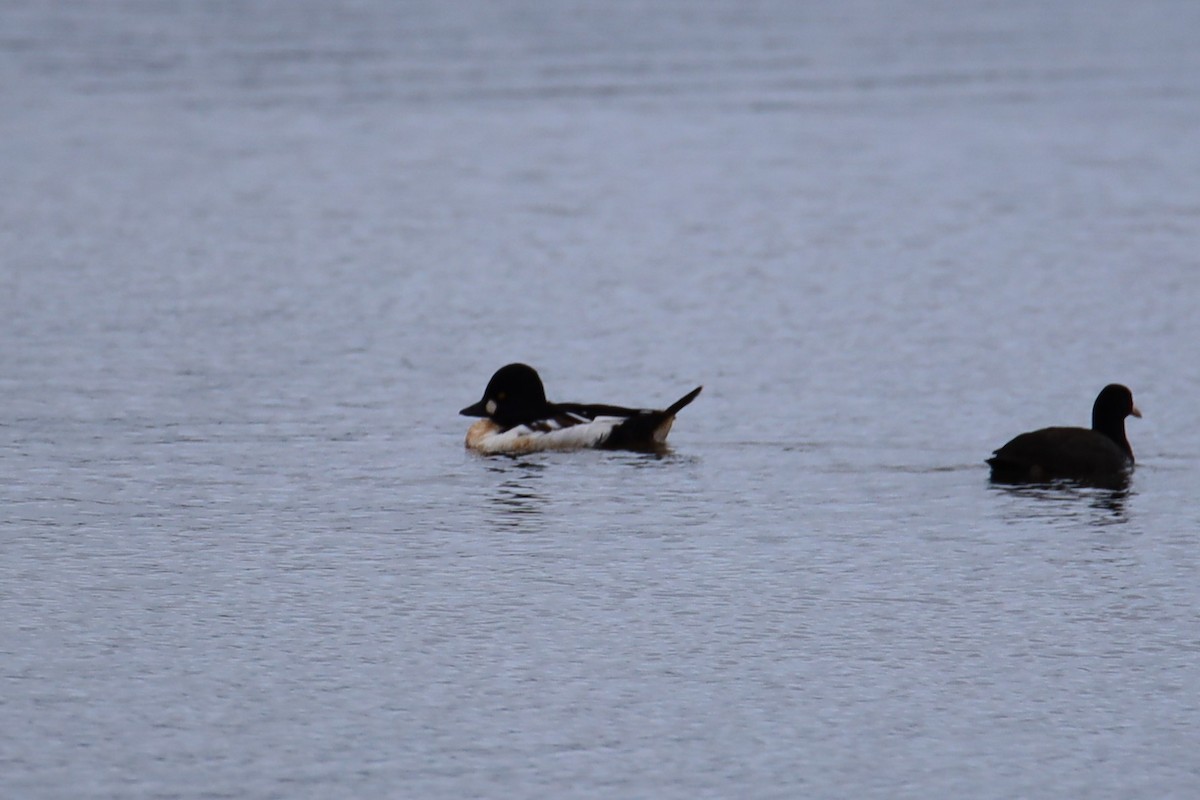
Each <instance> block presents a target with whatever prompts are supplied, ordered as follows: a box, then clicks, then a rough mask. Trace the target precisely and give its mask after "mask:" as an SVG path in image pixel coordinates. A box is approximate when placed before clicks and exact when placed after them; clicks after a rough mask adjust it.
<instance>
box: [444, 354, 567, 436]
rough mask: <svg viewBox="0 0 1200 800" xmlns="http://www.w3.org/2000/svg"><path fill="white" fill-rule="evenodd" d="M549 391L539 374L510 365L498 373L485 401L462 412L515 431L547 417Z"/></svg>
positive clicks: (517, 365)
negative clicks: (517, 427) (525, 423)
mask: <svg viewBox="0 0 1200 800" xmlns="http://www.w3.org/2000/svg"><path fill="white" fill-rule="evenodd" d="M548 406H549V404H548V403H547V402H546V390H545V389H544V388H542V379H541V378H539V377H538V374H537V370H535V369H534V368H533V367H531V366H529V365H527V364H509V365H508V366H504V367H501V368H500V369H498V370H496V374H495V375H493V376H492V379H491V380H490V381H488V385H487V389H485V390H484V392H483V399H482V400H480V401H479V402H478V403H476V404H475V405H473V406H467V407H466V408H464V409H463V410H462V411H460V412H458V413H459V414H462V415H463V416H464V417H487V418H488V419H490V420H492V421H494V422H495V423H496V424H497V425H500V426H501V427H504V428H511V427H513V426H514V425H520V424H521V423H523V422H532V421H534V420H536V419H541V418H543V417H545V416H547V410H548Z"/></svg>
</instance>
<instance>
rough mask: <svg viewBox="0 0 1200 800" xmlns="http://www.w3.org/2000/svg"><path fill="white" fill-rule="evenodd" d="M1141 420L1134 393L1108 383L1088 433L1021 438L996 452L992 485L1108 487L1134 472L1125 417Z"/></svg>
mask: <svg viewBox="0 0 1200 800" xmlns="http://www.w3.org/2000/svg"><path fill="white" fill-rule="evenodd" d="M1131 414H1132V415H1133V416H1135V417H1140V416H1142V412H1140V411H1138V409H1137V406H1135V405H1134V404H1133V393H1132V392H1130V391H1129V389H1127V388H1126V387H1124V386H1121V385H1120V384H1117V383H1110V384H1109V385H1108V386H1105V387H1104V388H1103V389H1102V390H1100V394H1099V395H1097V397H1096V402H1095V404H1094V405H1093V406H1092V428H1091V430H1088V429H1086V428H1042V429H1041V430H1037V431H1030V432H1029V433H1022V434H1021V435H1020V436H1018V437H1016V438H1015V439H1013V440H1012V441H1011V442H1009V443H1008V444H1006V445H1004V446H1003V447H1001V448H1000V449H999V450H997V451H996V452H995V455H993V456H992V457H991V458H989V459H988V460H987V463H989V464H991V465H992V480H994V481H998V482H1002V483H1013V482H1016V483H1025V482H1041V481H1049V480H1054V479H1056V478H1067V479H1072V480H1078V481H1086V482H1105V483H1107V482H1112V481H1116V480H1121V479H1123V478H1124V477H1126V476H1127V475H1128V473H1129V470H1130V469H1132V468H1133V450H1132V448H1130V446H1129V440H1128V439H1126V438H1125V418H1126V417H1128V416H1129V415H1131Z"/></svg>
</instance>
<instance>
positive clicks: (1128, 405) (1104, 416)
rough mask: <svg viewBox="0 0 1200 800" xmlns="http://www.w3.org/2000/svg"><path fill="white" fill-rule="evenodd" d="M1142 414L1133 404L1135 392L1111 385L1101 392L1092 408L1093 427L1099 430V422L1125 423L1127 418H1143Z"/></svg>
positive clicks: (1117, 384) (1114, 384)
mask: <svg viewBox="0 0 1200 800" xmlns="http://www.w3.org/2000/svg"><path fill="white" fill-rule="evenodd" d="M1141 416H1142V412H1141V411H1138V407H1137V406H1135V405H1134V404H1133V392H1131V391H1129V388H1128V387H1126V386H1122V385H1121V384H1119V383H1110V384H1109V385H1108V386H1105V387H1104V388H1103V389H1101V390H1100V394H1099V395H1097V396H1096V403H1095V404H1094V405H1093V406H1092V427H1093V428H1099V427H1100V426H1099V425H1097V422H1100V421H1113V420H1115V421H1117V422H1123V421H1124V420H1125V418H1126V417H1141Z"/></svg>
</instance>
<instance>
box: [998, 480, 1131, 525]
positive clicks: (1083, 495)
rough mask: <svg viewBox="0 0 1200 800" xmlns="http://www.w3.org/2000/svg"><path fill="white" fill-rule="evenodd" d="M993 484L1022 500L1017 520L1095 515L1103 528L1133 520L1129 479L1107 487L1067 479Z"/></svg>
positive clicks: (1108, 484)
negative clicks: (1129, 505) (1130, 514)
mask: <svg viewBox="0 0 1200 800" xmlns="http://www.w3.org/2000/svg"><path fill="white" fill-rule="evenodd" d="M991 485H992V488H993V489H994V490H996V491H999V492H1003V493H1005V494H1008V495H1010V496H1011V497H1014V498H1018V499H1020V500H1021V501H1022V504H1021V505H1020V506H1019V507H1016V508H1014V509H1012V510H1011V511H1012V513H1013V515H1014V516H1015V517H1019V518H1022V519H1046V518H1078V517H1081V516H1084V515H1085V514H1087V515H1091V514H1095V515H1096V516H1095V517H1094V519H1093V520H1092V521H1093V522H1095V523H1096V524H1099V525H1112V524H1121V523H1125V522H1128V521H1129V514H1128V510H1127V508H1126V505H1127V503H1128V500H1129V497H1130V496H1131V494H1132V491H1131V489H1130V487H1129V481H1128V479H1126V480H1121V481H1112V482H1106V483H1104V484H1096V483H1082V482H1079V481H1065V480H1060V481H1053V482H1047V483H1002V482H998V481H992V482H991ZM1026 500H1033V501H1035V502H1033V503H1029V502H1025V501H1026Z"/></svg>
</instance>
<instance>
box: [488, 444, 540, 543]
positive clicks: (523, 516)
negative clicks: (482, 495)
mask: <svg viewBox="0 0 1200 800" xmlns="http://www.w3.org/2000/svg"><path fill="white" fill-rule="evenodd" d="M545 469H546V465H545V464H539V463H537V462H534V461H525V460H522V459H511V460H509V459H504V460H503V461H497V462H496V463H495V464H494V465H489V466H488V472H493V473H499V474H500V475H501V476H503V479H502V480H501V481H500V482H499V483H497V484H496V486H495V489H494V490H493V494H492V496H491V497H490V498H489V501H490V502H489V504H488V505H489V508H490V509H491V511H492V512H493V513H492V516H493V521H494V522H495V524H496V525H497V527H500V528H509V529H514V530H523V529H528V528H529V527H531V526H532V525H533V524H534V523H535V522H537V520H538V519H539V518H540V517H541V515H542V513H543V512H544V511H545V506H546V496H545V494H543V493H542V492H540V491H538V489H537V485H538V483H539V482H540V481H541V479H542V476H543V472H544V471H545Z"/></svg>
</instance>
